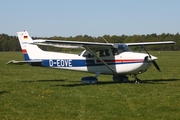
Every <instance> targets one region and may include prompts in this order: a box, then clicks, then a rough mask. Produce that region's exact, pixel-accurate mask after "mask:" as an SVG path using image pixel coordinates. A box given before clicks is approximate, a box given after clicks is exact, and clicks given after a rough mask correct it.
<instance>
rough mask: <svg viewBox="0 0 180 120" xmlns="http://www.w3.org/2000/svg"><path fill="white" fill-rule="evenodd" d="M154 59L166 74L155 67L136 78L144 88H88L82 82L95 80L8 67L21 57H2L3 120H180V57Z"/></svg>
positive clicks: (103, 81) (102, 80)
mask: <svg viewBox="0 0 180 120" xmlns="http://www.w3.org/2000/svg"><path fill="white" fill-rule="evenodd" d="M150 53H152V54H153V55H154V56H157V57H158V58H159V59H158V60H157V63H158V64H159V66H160V68H161V70H162V72H161V73H159V72H158V71H157V70H156V69H155V68H154V67H153V66H152V67H151V68H150V69H149V70H148V71H147V72H146V73H144V74H141V75H139V76H138V77H139V78H140V79H141V80H143V81H142V84H133V82H129V83H114V82H113V81H112V76H110V75H100V76H99V83H98V84H95V85H85V84H83V83H81V81H80V79H81V77H83V76H86V75H94V74H90V73H84V72H75V71H64V70H57V69H47V68H40V67H31V66H28V65H19V66H18V65H5V63H6V62H7V61H9V60H11V59H15V60H22V59H23V56H22V54H21V53H20V52H0V100H1V102H0V119H1V120H3V119H32V120H34V119H58V120H59V119H62V120H65V119H70V120H72V119H78V120H92V119H98V120H110V119H114V120H117V119H122V120H125V119H128V120H129V119H133V120H134V119H135V120H136V119H137V120H140V119H141V120H144V119H146V120H152V119H161V120H165V119H167V120H169V119H177V120H178V119H179V118H180V94H179V93H180V73H179V72H180V52H179V51H176V52H163V51H162V52H160V53H158V52H150ZM129 78H130V80H133V78H131V77H129Z"/></svg>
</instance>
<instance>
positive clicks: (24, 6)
mask: <svg viewBox="0 0 180 120" xmlns="http://www.w3.org/2000/svg"><path fill="white" fill-rule="evenodd" d="M23 30H27V31H28V32H29V33H30V34H31V35H32V36H38V37H51V36H63V37H69V36H76V35H85V34H86V35H90V36H95V37H97V36H103V35H105V34H107V35H122V34H125V35H134V34H139V35H141V34H152V33H157V34H161V33H171V34H176V33H178V32H180V0H1V3H0V34H1V33H6V34H9V35H16V32H18V31H23Z"/></svg>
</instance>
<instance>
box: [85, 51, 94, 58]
mask: <svg viewBox="0 0 180 120" xmlns="http://www.w3.org/2000/svg"><path fill="white" fill-rule="evenodd" d="M82 56H83V57H87V58H92V57H94V56H93V55H92V54H91V53H89V52H88V51H86V52H84V54H83V55H82Z"/></svg>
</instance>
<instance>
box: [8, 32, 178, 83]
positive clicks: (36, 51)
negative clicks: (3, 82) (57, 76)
mask: <svg viewBox="0 0 180 120" xmlns="http://www.w3.org/2000/svg"><path fill="white" fill-rule="evenodd" d="M17 35H18V39H19V43H20V45H21V48H22V53H23V55H24V59H25V60H24V61H16V60H11V61H9V62H7V63H6V64H9V63H13V64H26V63H27V64H29V65H32V66H42V67H49V68H60V69H67V70H77V71H86V72H91V73H95V74H96V75H95V76H87V77H83V78H82V79H81V80H82V82H84V83H96V82H98V79H97V77H98V76H99V75H100V74H110V75H113V80H114V81H116V82H118V81H127V80H128V77H127V76H126V75H133V76H134V77H135V83H139V82H140V80H139V79H138V78H137V75H138V74H141V73H143V72H145V71H146V70H147V69H148V68H149V67H150V66H151V64H153V65H154V66H155V67H156V69H157V70H158V71H160V68H159V67H158V65H157V63H156V62H155V60H156V59H157V57H155V56H152V55H151V54H149V53H148V51H147V50H146V48H145V46H147V45H161V44H175V42H174V41H165V42H142V43H96V42H78V41H64V40H42V39H37V40H32V38H31V37H30V36H29V34H28V32H27V31H23V32H18V33H17ZM38 45H46V46H53V47H62V48H83V49H84V51H82V52H81V53H79V54H67V53H61V52H50V51H43V50H41V49H40V48H39V47H38ZM128 46H142V50H145V51H146V53H147V54H145V53H141V52H140V53H135V52H132V51H131V50H130V48H129V47H128Z"/></svg>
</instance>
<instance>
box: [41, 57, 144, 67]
mask: <svg viewBox="0 0 180 120" xmlns="http://www.w3.org/2000/svg"><path fill="white" fill-rule="evenodd" d="M132 63H142V62H118V63H114V62H113V63H107V64H108V65H118V64H132ZM42 65H43V66H45V67H85V66H87V67H88V66H102V65H104V64H103V63H95V60H70V59H61V60H59V59H58V60H42Z"/></svg>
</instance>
